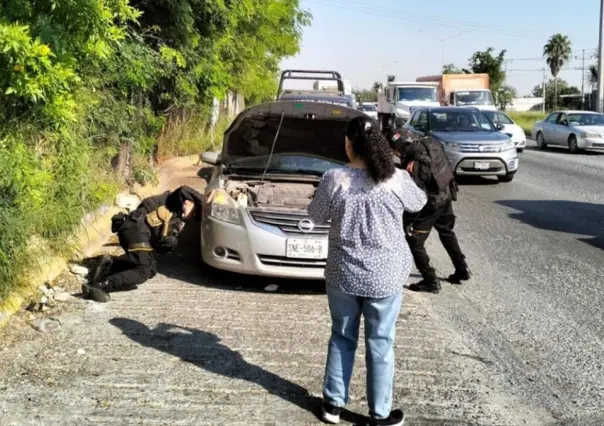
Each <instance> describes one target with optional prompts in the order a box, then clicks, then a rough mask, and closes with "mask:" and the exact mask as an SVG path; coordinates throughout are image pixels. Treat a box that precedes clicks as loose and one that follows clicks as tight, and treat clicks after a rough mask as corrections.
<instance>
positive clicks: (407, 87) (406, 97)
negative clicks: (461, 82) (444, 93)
mask: <svg viewBox="0 0 604 426" xmlns="http://www.w3.org/2000/svg"><path fill="white" fill-rule="evenodd" d="M437 106H440V103H439V101H438V83H436V82H421V83H418V82H415V81H414V82H391V83H388V84H387V85H386V87H384V89H383V90H380V91H379V92H378V107H377V110H378V123H379V124H380V129H381V130H382V132H386V131H387V129H388V128H392V127H394V126H402V125H403V124H404V123H405V122H407V120H409V118H410V117H411V113H412V112H413V110H414V109H415V108H417V107H437Z"/></svg>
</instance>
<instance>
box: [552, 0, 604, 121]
mask: <svg viewBox="0 0 604 426" xmlns="http://www.w3.org/2000/svg"><path fill="white" fill-rule="evenodd" d="M602 1H603V2H604V0H602ZM541 95H542V96H543V105H542V106H541V112H542V113H543V115H545V100H546V99H547V96H545V67H543V83H541Z"/></svg>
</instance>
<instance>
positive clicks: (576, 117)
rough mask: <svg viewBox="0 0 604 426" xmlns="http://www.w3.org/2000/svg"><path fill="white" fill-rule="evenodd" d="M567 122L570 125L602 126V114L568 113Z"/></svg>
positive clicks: (603, 120)
mask: <svg viewBox="0 0 604 426" xmlns="http://www.w3.org/2000/svg"><path fill="white" fill-rule="evenodd" d="M568 122H569V124H570V125H571V126H602V125H604V115H602V114H568Z"/></svg>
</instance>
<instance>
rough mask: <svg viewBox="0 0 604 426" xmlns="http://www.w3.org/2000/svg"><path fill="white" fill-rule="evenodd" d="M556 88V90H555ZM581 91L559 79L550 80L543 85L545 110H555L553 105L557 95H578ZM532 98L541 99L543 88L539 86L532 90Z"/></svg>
mask: <svg viewBox="0 0 604 426" xmlns="http://www.w3.org/2000/svg"><path fill="white" fill-rule="evenodd" d="M556 88H557V89H556ZM579 94H581V90H580V89H579V88H578V87H576V86H570V85H569V84H568V82H567V81H566V80H563V79H561V78H556V79H553V78H552V79H550V80H549V81H548V82H546V83H545V107H546V109H552V108H554V109H555V108H556V106H554V105H557V104H555V103H554V100H555V98H556V96H559V95H579ZM533 96H535V97H538V98H541V97H543V88H542V85H541V84H539V85H537V86H535V87H534V88H533Z"/></svg>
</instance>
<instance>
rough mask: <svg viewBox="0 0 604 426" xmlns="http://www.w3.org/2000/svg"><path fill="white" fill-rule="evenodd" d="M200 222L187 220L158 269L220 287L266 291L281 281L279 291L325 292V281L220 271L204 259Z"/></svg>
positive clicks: (159, 257)
mask: <svg viewBox="0 0 604 426" xmlns="http://www.w3.org/2000/svg"><path fill="white" fill-rule="evenodd" d="M200 247H201V233H200V224H199V223H198V222H195V221H191V222H189V223H187V225H186V226H185V229H184V230H183V232H182V233H181V234H180V236H179V240H178V247H177V249H176V251H175V252H174V253H171V254H169V255H167V256H158V261H159V273H160V274H162V275H165V276H166V277H169V278H173V279H177V280H180V281H184V282H188V283H191V284H195V285H202V286H206V287H213V288H219V289H221V290H231V291H248V292H263V291H264V288H265V287H266V286H268V285H269V284H276V285H278V290H277V291H276V292H275V293H277V294H311V295H312V294H316V295H324V294H325V282H324V281H316V280H314V281H311V280H308V281H307V280H294V279H283V278H266V277H257V276H248V275H241V274H234V273H230V272H224V271H218V270H216V269H213V268H210V267H209V266H207V265H205V264H203V262H202V261H201V253H200Z"/></svg>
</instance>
